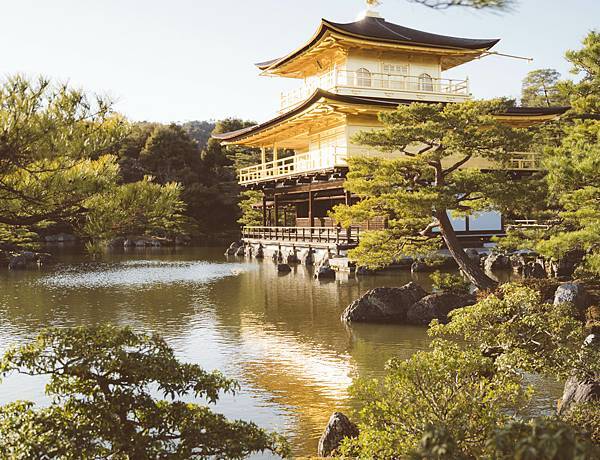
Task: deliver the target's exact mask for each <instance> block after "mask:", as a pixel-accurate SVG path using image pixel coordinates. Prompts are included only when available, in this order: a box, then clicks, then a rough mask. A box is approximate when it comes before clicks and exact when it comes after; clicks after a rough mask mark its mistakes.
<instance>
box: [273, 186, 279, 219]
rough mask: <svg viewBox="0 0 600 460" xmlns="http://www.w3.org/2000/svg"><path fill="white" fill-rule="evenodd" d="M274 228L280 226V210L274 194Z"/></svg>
mask: <svg viewBox="0 0 600 460" xmlns="http://www.w3.org/2000/svg"><path fill="white" fill-rule="evenodd" d="M273 221H274V222H273V227H277V226H278V225H279V209H278V207H277V195H276V194H275V193H274V194H273Z"/></svg>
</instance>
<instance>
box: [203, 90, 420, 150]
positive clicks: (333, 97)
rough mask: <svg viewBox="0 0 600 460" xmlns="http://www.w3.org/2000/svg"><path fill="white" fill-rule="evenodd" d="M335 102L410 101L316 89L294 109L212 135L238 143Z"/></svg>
mask: <svg viewBox="0 0 600 460" xmlns="http://www.w3.org/2000/svg"><path fill="white" fill-rule="evenodd" d="M320 101H321V102H325V101H331V102H337V103H346V104H352V105H367V106H368V105H370V106H375V107H378V108H390V109H394V108H395V107H397V106H398V104H402V103H404V104H408V103H410V102H412V101H409V100H402V99H384V98H374V97H360V96H346V95H342V94H335V93H330V92H328V91H325V90H322V89H317V90H316V91H315V92H314V93H313V94H312V95H311V96H310V97H309V98H308V99H306V100H305V101H304V102H303V103H302V104H300V105H299V106H298V107H295V108H294V109H292V110H290V111H288V112H285V113H283V114H281V115H279V116H277V117H275V118H272V119H270V120H268V121H265V122H263V123H259V124H257V125H254V126H250V127H248V128H244V129H238V130H237V131H231V132H228V133H220V134H214V135H213V136H212V137H213V138H215V139H218V140H220V141H222V143H223V144H225V145H227V144H238V143H241V142H243V140H244V139H247V138H248V137H250V136H254V135H256V134H259V133H260V132H261V131H264V130H266V129H269V128H271V127H273V126H276V125H278V124H280V123H283V122H285V121H287V120H290V119H292V118H294V117H296V116H297V115H300V114H302V113H303V112H305V111H306V110H308V109H310V108H311V107H312V106H313V105H315V104H317V103H318V102H320Z"/></svg>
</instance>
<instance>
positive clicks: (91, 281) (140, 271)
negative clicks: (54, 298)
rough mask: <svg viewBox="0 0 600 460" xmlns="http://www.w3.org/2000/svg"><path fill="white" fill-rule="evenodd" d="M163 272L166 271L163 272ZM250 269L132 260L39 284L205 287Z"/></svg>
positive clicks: (56, 275)
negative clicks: (182, 285)
mask: <svg viewBox="0 0 600 460" xmlns="http://www.w3.org/2000/svg"><path fill="white" fill-rule="evenodd" d="M166 268H167V270H165V269H166ZM250 269H251V266H250V265H247V264H235V263H222V264H219V263H207V262H165V261H146V260H136V261H128V262H124V263H118V264H97V265H82V266H77V267H75V268H65V269H63V270H60V271H58V272H55V273H53V274H51V275H48V276H46V277H43V278H42V279H40V280H39V283H40V284H43V285H45V286H48V287H54V288H57V287H58V288H90V289H94V288H102V287H128V288H131V287H142V286H148V285H153V286H155V285H161V284H174V283H184V284H206V283H209V282H211V281H215V280H218V279H221V278H226V277H229V276H236V275H238V274H240V273H243V272H246V271H248V270H250Z"/></svg>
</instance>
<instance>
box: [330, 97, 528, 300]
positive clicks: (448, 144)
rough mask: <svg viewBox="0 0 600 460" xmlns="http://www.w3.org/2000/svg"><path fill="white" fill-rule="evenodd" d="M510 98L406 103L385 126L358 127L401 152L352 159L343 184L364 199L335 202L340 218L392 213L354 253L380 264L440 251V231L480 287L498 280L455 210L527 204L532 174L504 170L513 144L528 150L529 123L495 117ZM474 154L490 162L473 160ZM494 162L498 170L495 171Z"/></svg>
mask: <svg viewBox="0 0 600 460" xmlns="http://www.w3.org/2000/svg"><path fill="white" fill-rule="evenodd" d="M506 105H507V103H506V102H505V101H499V100H495V101H471V102H465V103H461V104H447V105H441V104H423V103H413V104H410V105H401V106H399V107H398V109H397V110H396V111H395V112H391V113H381V114H380V115H379V119H380V120H381V122H382V123H383V126H384V128H383V129H378V130H375V131H371V132H363V133H360V134H359V135H358V136H357V137H356V139H355V141H356V142H358V143H360V144H364V145H369V146H373V147H377V148H379V149H381V150H383V151H387V152H400V153H402V154H403V155H402V157H400V158H399V159H396V160H384V159H381V158H360V157H359V158H352V159H350V161H349V167H350V171H349V173H348V178H347V181H346V183H345V188H346V189H347V190H349V191H350V192H352V193H353V194H355V195H357V196H359V197H360V198H361V200H360V201H359V202H358V203H357V204H355V205H353V206H344V205H340V206H337V207H336V208H335V210H334V211H335V212H334V216H335V218H336V219H337V220H338V221H339V222H341V223H342V224H344V225H350V224H351V223H352V222H361V221H364V220H366V219H368V218H370V217H374V216H385V217H386V218H387V221H388V228H387V229H386V230H383V231H377V232H369V233H367V234H365V235H364V236H363V238H362V239H361V243H360V245H359V247H358V248H357V249H355V250H353V251H352V252H351V253H350V256H351V257H352V258H353V259H356V260H357V261H358V263H359V264H360V265H363V266H367V267H378V266H382V265H385V264H388V263H390V262H392V261H393V260H395V259H397V258H398V257H400V256H404V255H413V256H418V255H422V254H423V253H427V252H431V251H434V250H435V249H437V248H438V247H439V237H440V235H441V237H442V238H443V240H444V242H445V243H446V246H447V247H448V249H449V251H450V253H451V254H452V256H453V257H454V259H455V260H456V262H457V263H458V265H459V267H460V268H461V270H462V271H463V272H464V273H465V274H466V275H467V277H468V278H469V279H470V280H471V281H472V282H473V283H474V284H475V285H476V286H477V287H479V288H483V289H487V288H490V287H493V286H494V285H495V284H496V283H495V282H494V281H493V280H492V279H491V278H489V277H488V276H487V275H486V274H485V273H484V272H483V270H482V269H481V268H480V267H479V265H478V263H477V262H475V261H473V260H472V259H470V258H469V257H468V256H467V254H466V253H465V252H464V250H463V247H462V245H461V243H460V241H459V240H458V238H457V236H456V231H455V230H454V228H453V227H452V223H451V220H450V213H453V214H459V215H460V214H463V215H465V214H466V215H469V214H473V213H476V212H478V211H483V210H491V209H495V210H498V211H507V212H508V211H510V212H514V211H515V210H518V209H519V208H522V207H524V206H525V205H528V204H529V201H530V200H531V198H532V194H531V191H530V189H529V188H528V187H527V185H528V184H527V181H519V180H515V179H514V178H513V177H512V176H511V175H510V174H509V173H508V172H506V171H501V170H500V169H501V166H502V165H506V164H507V163H508V162H509V161H510V159H511V152H514V151H523V150H525V149H526V146H527V144H528V141H529V135H528V133H527V132H526V131H524V130H520V129H515V128H512V127H509V126H506V125H503V124H500V123H498V122H497V121H496V119H495V118H494V114H495V113H498V112H502V111H503V110H505V109H506ZM471 160H478V161H484V162H487V164H485V163H484V164H485V166H483V167H481V168H478V167H474V166H469V162H470V161H471ZM479 164H481V163H479ZM490 165H491V166H492V167H494V166H496V167H497V168H498V170H496V171H493V172H490V171H489V168H490ZM484 168H485V169H484ZM436 228H438V229H439V232H434V231H433V230H434V229H436Z"/></svg>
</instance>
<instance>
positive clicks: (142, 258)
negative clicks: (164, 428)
mask: <svg viewBox="0 0 600 460" xmlns="http://www.w3.org/2000/svg"><path fill="white" fill-rule="evenodd" d="M223 252H224V250H223V249H221V248H186V249H181V250H174V249H152V250H138V251H132V252H128V253H125V254H123V253H121V254H112V255H108V256H106V257H104V258H103V259H102V260H101V261H97V262H90V261H86V260H85V258H84V257H82V256H81V255H77V254H71V255H69V254H62V255H61V257H60V261H61V262H60V263H59V264H58V265H56V266H54V267H51V268H47V269H43V270H39V271H38V270H32V271H25V272H6V271H2V272H0V352H1V351H3V350H4V349H6V347H7V346H9V345H11V344H14V343H24V342H25V341H26V340H27V339H29V338H31V337H33V336H34V335H35V334H36V333H37V332H38V331H39V330H40V328H42V327H45V326H71V325H78V324H98V323H105V322H112V323H117V324H126V325H130V326H132V327H133V328H135V329H137V330H140V331H156V332H159V333H160V334H162V335H163V336H164V337H165V339H166V340H167V341H168V342H169V344H170V345H171V346H173V348H174V349H175V350H176V352H177V354H178V356H179V357H180V358H181V359H182V360H185V361H189V362H194V363H198V364H200V365H202V366H203V367H204V368H206V369H219V370H221V371H222V372H224V373H225V374H226V375H227V376H229V377H234V378H236V379H237V380H238V381H239V382H240V384H241V385H242V391H241V392H240V393H239V394H237V395H236V396H235V397H225V398H223V399H222V400H221V401H220V402H219V404H218V405H217V407H216V410H218V411H220V412H222V413H224V414H226V415H227V416H228V417H232V418H241V419H245V420H252V421H254V422H256V423H258V424H259V425H260V426H262V427H265V428H269V429H274V430H277V431H279V432H281V433H283V434H285V435H286V436H287V437H288V438H289V439H290V440H291V442H292V444H293V446H294V452H295V454H296V455H314V454H315V453H316V445H317V440H318V438H319V436H320V434H321V432H322V430H323V428H324V427H325V424H326V423H327V420H328V418H329V415H330V414H331V412H333V411H334V410H343V411H349V410H352V402H351V401H350V400H349V397H348V392H347V388H348V385H349V384H350V383H351V381H352V378H354V377H356V376H363V377H377V376H381V375H382V374H383V367H384V363H385V362H386V361H387V360H388V359H389V358H390V357H392V356H400V357H405V358H406V357H409V356H410V355H411V354H412V353H414V352H415V351H416V350H422V349H425V348H427V345H428V343H429V340H428V337H427V334H426V331H425V328H421V327H410V326H398V325H353V326H352V327H347V326H345V325H344V324H343V323H341V322H340V319H339V317H340V314H341V312H342V311H343V310H344V308H345V307H346V306H347V305H348V304H349V303H350V302H352V301H353V300H354V299H356V298H357V297H358V296H360V295H361V294H362V293H363V292H365V291H367V290H368V289H371V288H373V287H376V286H401V285H403V284H405V283H406V282H408V281H410V280H411V275H410V273H408V272H394V273H392V274H387V275H378V276H372V277H362V278H359V279H356V278H354V277H349V279H347V280H336V281H327V282H322V281H321V282H320V281H317V280H314V279H313V278H312V272H311V270H310V269H307V268H306V267H303V266H298V267H294V268H293V271H292V273H291V274H286V275H279V274H278V273H277V271H276V267H275V265H274V264H273V263H272V262H271V261H269V260H265V261H262V262H260V261H255V260H252V261H251V260H243V259H237V258H231V259H230V260H226V259H225V258H224V256H223V255H222V254H223ZM415 280H416V281H417V282H419V283H420V284H422V285H423V286H424V287H426V288H428V287H429V286H428V285H429V281H428V277H427V275H422V276H420V277H418V278H416V279H415ZM43 383H44V380H43V379H39V378H31V377H21V376H19V377H10V378H8V379H6V380H5V381H4V382H3V383H2V385H0V403H6V402H8V401H12V400H15V399H30V400H34V401H36V402H39V403H42V404H43V403H44V402H45V401H46V398H45V395H44V390H43ZM541 387H542V394H541V396H540V397H539V398H538V401H537V402H536V404H537V406H538V407H539V408H542V409H546V408H549V407H550V406H551V405H552V404H553V400H554V398H556V397H557V396H558V395H559V394H560V390H561V388H560V387H559V386H558V385H554V384H551V383H548V382H542V384H541ZM257 458H267V456H257Z"/></svg>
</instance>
